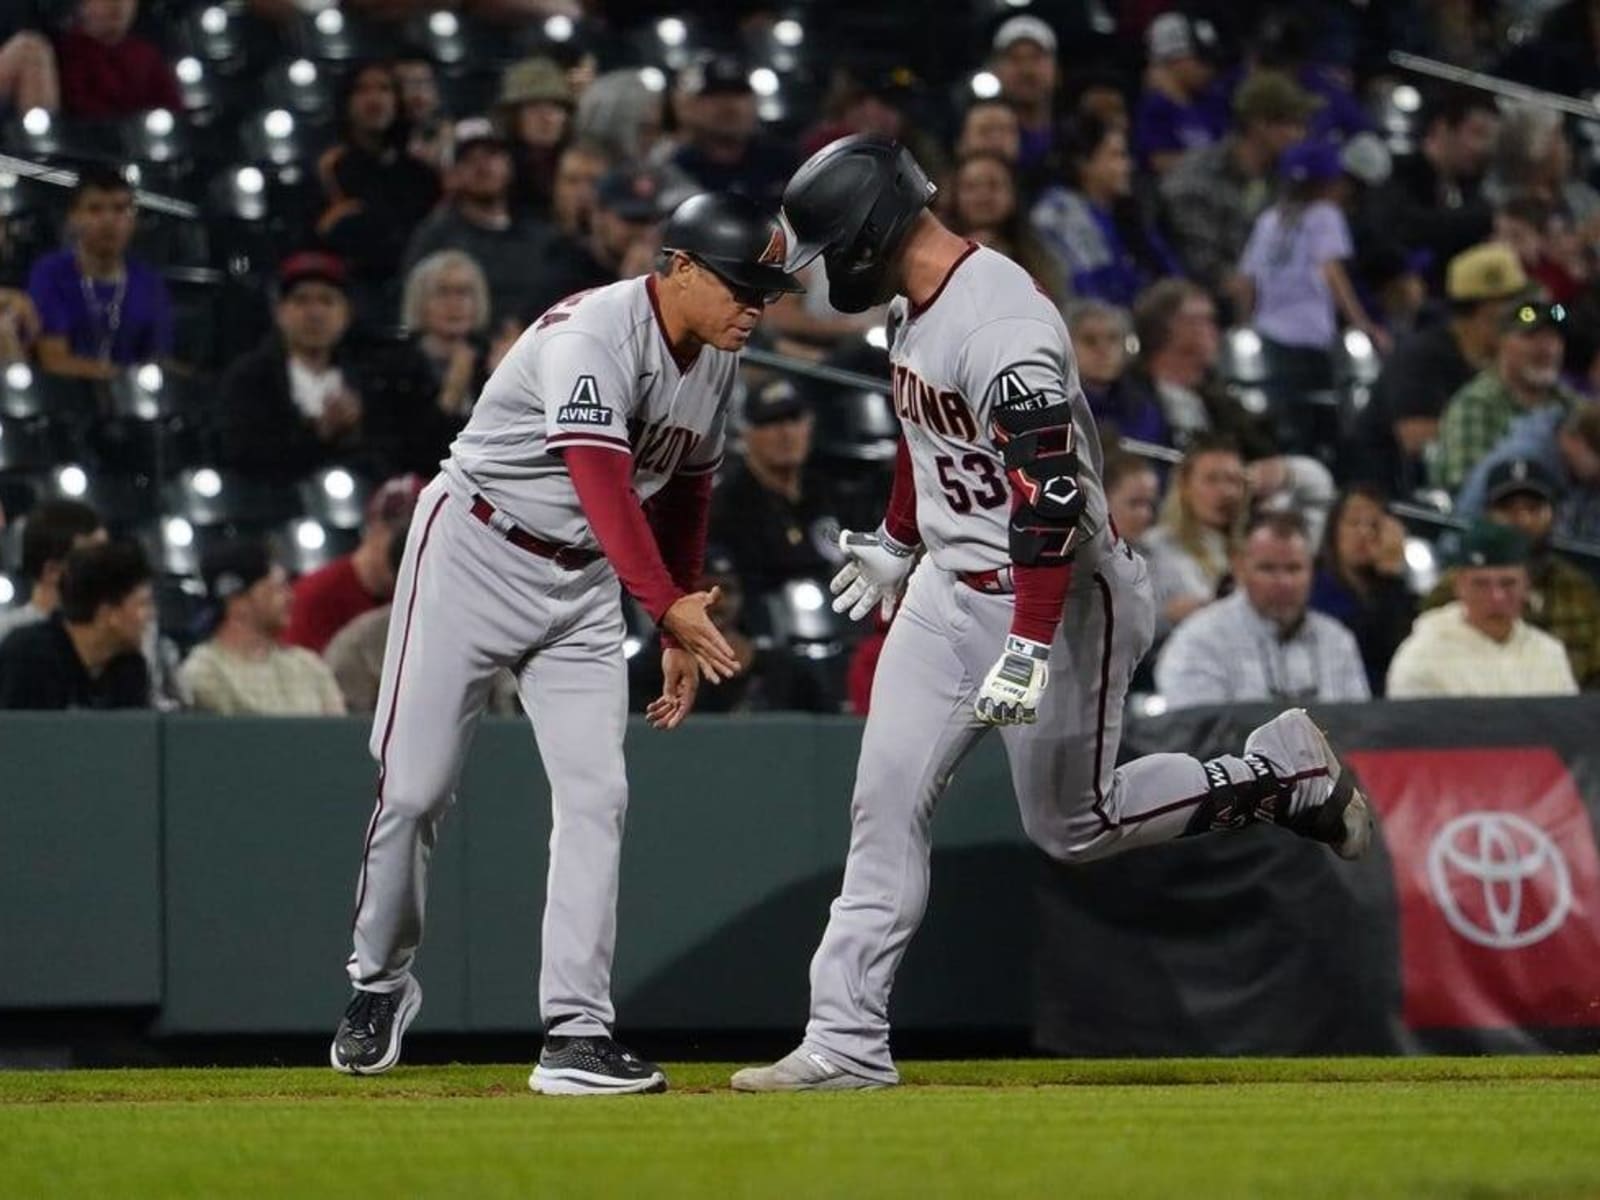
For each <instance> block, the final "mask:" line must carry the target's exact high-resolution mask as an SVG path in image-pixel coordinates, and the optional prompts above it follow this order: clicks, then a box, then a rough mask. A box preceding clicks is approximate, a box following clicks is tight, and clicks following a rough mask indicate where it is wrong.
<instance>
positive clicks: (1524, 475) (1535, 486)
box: [1484, 458, 1561, 505]
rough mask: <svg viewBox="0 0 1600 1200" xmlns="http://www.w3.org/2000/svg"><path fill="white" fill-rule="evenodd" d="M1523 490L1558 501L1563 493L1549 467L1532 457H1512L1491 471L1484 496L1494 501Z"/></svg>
mask: <svg viewBox="0 0 1600 1200" xmlns="http://www.w3.org/2000/svg"><path fill="white" fill-rule="evenodd" d="M1523 494H1527V495H1530V496H1537V497H1538V498H1539V499H1541V500H1544V501H1546V502H1547V503H1550V504H1554V503H1555V502H1556V498H1557V497H1558V496H1559V495H1560V494H1561V484H1560V483H1559V482H1558V481H1557V480H1556V477H1555V476H1554V475H1553V474H1551V472H1550V469H1549V468H1548V467H1546V466H1545V465H1544V464H1543V463H1542V462H1539V461H1538V460H1537V459H1532V458H1509V459H1507V460H1506V461H1505V462H1503V463H1497V464H1496V465H1495V467H1494V468H1493V469H1492V470H1491V471H1490V472H1489V482H1488V486H1487V487H1486V488H1485V491H1484V496H1485V498H1486V499H1487V500H1488V502H1489V504H1490V505H1495V504H1499V503H1500V502H1501V501H1502V500H1509V499H1510V498H1511V497H1512V496H1520V495H1523Z"/></svg>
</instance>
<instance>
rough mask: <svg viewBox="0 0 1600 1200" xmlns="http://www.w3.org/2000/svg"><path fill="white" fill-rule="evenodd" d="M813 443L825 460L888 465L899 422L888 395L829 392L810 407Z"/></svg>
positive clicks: (895, 441)
mask: <svg viewBox="0 0 1600 1200" xmlns="http://www.w3.org/2000/svg"><path fill="white" fill-rule="evenodd" d="M813 409H814V412H815V414H816V432H815V433H814V434H813V437H812V444H813V446H814V447H815V449H816V453H817V454H818V455H820V456H823V457H826V458H834V459H842V460H846V461H850V462H888V461H890V460H892V459H893V458H894V456H895V450H896V447H897V446H898V444H899V439H900V422H899V420H898V419H897V418H896V417H895V415H894V402H893V401H892V400H890V398H889V395H888V393H887V392H877V391H865V390H861V391H841V390H839V389H831V390H829V391H827V392H825V393H823V394H821V395H819V396H818V397H817V400H816V403H815V404H814V406H813Z"/></svg>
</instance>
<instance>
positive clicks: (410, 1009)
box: [328, 976, 422, 1075]
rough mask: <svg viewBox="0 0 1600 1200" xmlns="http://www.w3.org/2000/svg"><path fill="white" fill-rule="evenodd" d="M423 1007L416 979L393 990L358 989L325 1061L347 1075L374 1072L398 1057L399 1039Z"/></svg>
mask: <svg viewBox="0 0 1600 1200" xmlns="http://www.w3.org/2000/svg"><path fill="white" fill-rule="evenodd" d="M421 1007H422V988H421V986H420V985H419V984H418V983H417V981H416V980H415V979H412V978H410V977H409V976H408V977H407V978H406V982H405V986H403V987H401V988H400V989H398V990H397V991H393V992H363V991H360V990H357V991H356V992H355V993H354V994H353V995H352V996H351V997H350V1003H349V1004H347V1005H345V1010H344V1019H343V1020H341V1021H340V1022H339V1031H338V1032H337V1033H335V1034H334V1035H333V1045H332V1046H331V1047H329V1049H328V1061H329V1062H330V1063H332V1064H333V1069H334V1070H335V1071H343V1072H344V1073H345V1074H346V1075H377V1074H379V1073H380V1072H382V1071H387V1070H388V1069H389V1068H390V1067H392V1066H394V1065H395V1063H397V1062H399V1061H400V1039H401V1038H402V1037H404V1036H405V1032H406V1029H407V1028H408V1027H409V1026H410V1024H411V1022H412V1020H413V1019H414V1018H415V1017H416V1015H417V1010H418V1009H419V1008H421Z"/></svg>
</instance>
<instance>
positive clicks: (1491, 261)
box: [1444, 242, 1528, 301]
mask: <svg viewBox="0 0 1600 1200" xmlns="http://www.w3.org/2000/svg"><path fill="white" fill-rule="evenodd" d="M1527 286H1528V276H1527V275H1526V274H1525V273H1524V272H1523V270H1522V262H1521V260H1519V259H1518V258H1517V254H1516V251H1514V250H1512V249H1511V247H1510V246H1506V245H1502V244H1501V243H1499V242H1484V243H1483V244H1482V245H1480V246H1474V247H1472V249H1470V250H1463V251H1462V252H1461V253H1460V254H1458V255H1456V256H1455V257H1454V258H1452V259H1451V260H1450V265H1449V266H1448V267H1447V268H1446V269H1445V276H1444V294H1445V295H1446V296H1448V297H1449V298H1450V299H1451V300H1458V301H1475V300H1509V299H1511V298H1512V297H1513V296H1516V295H1519V294H1520V293H1521V292H1522V291H1523V290H1524V289H1525V288H1527Z"/></svg>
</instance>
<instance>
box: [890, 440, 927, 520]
mask: <svg viewBox="0 0 1600 1200" xmlns="http://www.w3.org/2000/svg"><path fill="white" fill-rule="evenodd" d="M883 529H884V532H885V533H887V534H888V535H889V536H890V537H892V538H893V539H894V540H895V541H897V542H899V543H900V544H901V545H903V546H920V545H921V544H922V531H921V530H920V529H918V528H917V478H916V474H915V472H914V471H913V470H912V467H911V451H910V450H909V449H908V448H907V447H906V440H905V438H903V437H902V438H901V439H900V448H899V450H898V451H897V452H896V454H895V459H894V486H893V488H892V489H891V490H890V492H889V507H888V510H887V511H886V512H885V513H884V514H883Z"/></svg>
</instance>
